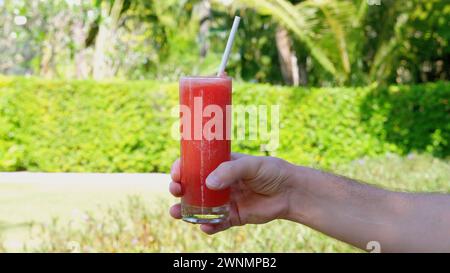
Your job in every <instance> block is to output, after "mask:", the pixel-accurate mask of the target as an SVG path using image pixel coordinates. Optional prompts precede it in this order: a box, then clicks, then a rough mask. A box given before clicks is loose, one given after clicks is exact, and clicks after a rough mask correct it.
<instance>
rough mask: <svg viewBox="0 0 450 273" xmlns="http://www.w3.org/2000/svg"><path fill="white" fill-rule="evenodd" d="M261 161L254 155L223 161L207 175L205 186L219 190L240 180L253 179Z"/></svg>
mask: <svg viewBox="0 0 450 273" xmlns="http://www.w3.org/2000/svg"><path fill="white" fill-rule="evenodd" d="M261 162H262V160H261V158H259V157H256V156H245V157H241V158H239V159H237V160H233V161H227V162H223V163H222V164H220V165H219V166H218V167H217V168H216V169H215V170H214V171H213V172H211V173H210V174H209V175H208V177H207V178H206V186H207V187H208V188H209V189H212V190H221V189H225V188H228V187H229V186H231V185H232V184H234V183H236V182H238V181H240V180H249V179H253V178H255V177H256V176H257V174H258V171H259V169H260V166H261Z"/></svg>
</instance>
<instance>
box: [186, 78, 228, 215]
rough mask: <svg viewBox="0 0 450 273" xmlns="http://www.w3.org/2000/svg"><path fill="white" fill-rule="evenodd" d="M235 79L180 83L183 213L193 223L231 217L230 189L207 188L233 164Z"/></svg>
mask: <svg viewBox="0 0 450 273" xmlns="http://www.w3.org/2000/svg"><path fill="white" fill-rule="evenodd" d="M231 88H232V83H231V78H229V77H182V78H181V79H180V125H181V126H180V132H181V186H182V189H183V197H182V198H181V213H182V216H183V220H185V221H187V222H190V223H197V224H201V223H220V222H221V221H223V220H224V219H226V218H227V217H228V211H229V196H230V191H229V189H225V190H219V191H214V190H210V189H208V188H207V187H206V185H205V180H206V177H208V175H209V174H210V173H211V172H212V171H213V170H214V169H216V168H217V166H219V165H220V164H221V163H222V162H225V161H229V160H230V126H231V114H230V113H231Z"/></svg>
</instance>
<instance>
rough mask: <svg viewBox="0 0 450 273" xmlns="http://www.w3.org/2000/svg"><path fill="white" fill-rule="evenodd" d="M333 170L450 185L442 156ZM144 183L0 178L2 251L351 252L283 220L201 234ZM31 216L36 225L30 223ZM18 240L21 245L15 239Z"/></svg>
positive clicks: (388, 182)
mask: <svg viewBox="0 0 450 273" xmlns="http://www.w3.org/2000/svg"><path fill="white" fill-rule="evenodd" d="M332 170H333V171H334V172H336V173H339V174H343V175H347V176H350V177H352V178H356V179H360V180H364V181H366V182H368V183H372V184H376V185H379V186H383V187H386V188H389V189H396V190H403V191H426V192H450V163H449V161H445V160H441V159H436V158H433V157H430V156H423V155H409V156H407V157H405V158H400V157H398V156H394V155H387V156H385V157H383V158H378V159H361V160H357V161H355V162H352V163H351V164H347V165H344V166H336V167H334V168H332ZM103 182H107V181H103ZM149 183H151V182H149ZM64 184H65V185H64ZM146 185H147V184H145V183H140V184H139V183H138V185H134V186H133V183H132V182H129V184H128V183H122V184H120V183H119V184H117V185H116V184H114V186H111V185H110V183H108V187H105V186H104V185H102V183H101V182H98V183H88V182H86V181H84V182H83V181H80V182H79V183H76V182H73V183H61V186H56V187H55V186H54V184H53V186H50V183H49V184H47V185H46V183H41V184H37V185H36V184H33V183H0V191H1V193H2V194H1V196H0V204H1V206H0V231H2V232H3V239H4V242H5V244H4V245H6V250H10V251H11V250H15V251H19V250H20V251H84V252H96V251H107V252H116V251H125V252H139V251H147V252H157V251H166V252H172V251H175V252H177V251H194V252H195V251H198V252H209V251H234V252H241V251H243V252H246V251H249V252H250V251H255V252H271V251H274V252H285V251H290V252H322V251H325V252H349V251H358V250H357V249H355V248H352V247H350V246H348V245H346V244H344V243H340V242H338V241H336V240H334V239H331V238H328V237H327V236H325V235H323V234H320V233H318V232H315V231H313V230H311V229H309V228H306V227H303V226H301V225H298V224H295V223H289V222H286V221H273V222H271V223H268V224H266V225H259V226H255V225H248V226H246V227H241V228H233V229H231V230H228V231H226V232H223V233H221V234H219V235H215V236H207V235H204V234H202V233H201V232H199V231H198V229H197V227H196V226H194V225H189V224H186V223H183V222H179V221H175V220H172V219H171V218H170V217H169V216H168V214H167V209H168V206H169V203H171V202H173V199H172V198H169V197H167V194H155V189H154V188H152V187H151V186H146ZM129 196H134V197H131V198H130V197H129ZM52 219H53V220H52ZM56 219H58V220H56ZM31 222H35V224H33V225H31V227H30V223H31ZM19 241H22V242H25V244H24V245H21V244H18V243H17V242H19ZM14 242H16V243H17V244H14ZM3 250H4V251H5V249H3Z"/></svg>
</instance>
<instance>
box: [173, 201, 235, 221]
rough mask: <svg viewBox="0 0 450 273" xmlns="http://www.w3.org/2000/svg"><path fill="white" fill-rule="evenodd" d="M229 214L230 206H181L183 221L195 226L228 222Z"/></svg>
mask: <svg viewBox="0 0 450 273" xmlns="http://www.w3.org/2000/svg"><path fill="white" fill-rule="evenodd" d="M228 214H229V206H228V205H223V206H219V207H209V208H205V207H197V206H191V205H187V204H184V203H182V204H181V215H182V217H183V220H184V221H186V222H189V223H193V224H219V223H222V222H223V221H225V220H227V218H228Z"/></svg>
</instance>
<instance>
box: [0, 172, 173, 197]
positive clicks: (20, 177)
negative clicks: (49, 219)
mask: <svg viewBox="0 0 450 273" xmlns="http://www.w3.org/2000/svg"><path fill="white" fill-rule="evenodd" d="M170 180H171V179H170V175H168V174H162V173H40V172H0V183H24V184H28V183H33V184H35V185H43V186H55V187H58V188H59V187H67V186H75V185H78V186H80V187H82V188H85V189H89V186H92V187H93V188H96V187H98V186H101V187H108V188H111V187H113V188H116V187H119V188H120V187H125V188H127V187H132V188H134V187H142V188H145V189H146V190H152V191H154V192H155V193H167V190H168V186H169V182H170Z"/></svg>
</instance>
